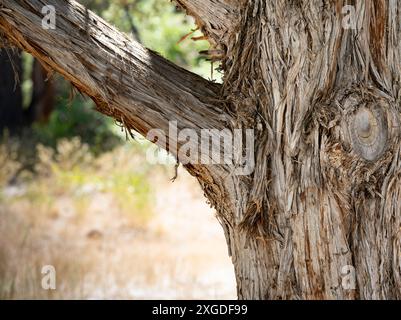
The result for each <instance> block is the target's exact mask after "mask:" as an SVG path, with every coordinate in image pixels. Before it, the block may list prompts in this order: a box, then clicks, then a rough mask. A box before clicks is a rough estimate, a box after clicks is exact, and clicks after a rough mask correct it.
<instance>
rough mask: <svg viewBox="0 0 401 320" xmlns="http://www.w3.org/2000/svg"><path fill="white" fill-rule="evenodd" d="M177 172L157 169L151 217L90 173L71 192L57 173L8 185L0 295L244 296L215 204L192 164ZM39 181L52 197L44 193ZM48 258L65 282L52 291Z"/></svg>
mask: <svg viewBox="0 0 401 320" xmlns="http://www.w3.org/2000/svg"><path fill="white" fill-rule="evenodd" d="M171 174H172V172H167V171H166V170H155V171H154V172H153V174H149V175H148V178H149V179H148V180H149V181H148V182H149V186H150V188H151V191H152V192H151V193H152V195H153V196H152V197H150V198H149V199H150V200H148V201H149V202H151V203H147V204H146V205H145V206H142V207H141V210H148V208H151V209H149V210H151V211H152V214H151V215H150V216H148V217H147V218H146V219H143V220H141V222H138V219H137V218H135V219H133V218H132V217H130V216H129V215H127V214H126V213H124V211H127V210H129V209H127V208H126V207H123V208H122V207H121V205H119V204H118V203H116V197H115V195H113V193H111V192H109V191H107V190H102V188H94V187H93V184H90V183H86V182H85V179H83V178H80V181H81V180H83V182H82V181H81V183H80V185H79V188H78V187H77V186H75V187H74V188H71V187H69V188H66V187H65V186H64V187H63V188H64V189H63V191H62V192H61V191H60V189H59V185H58V184H57V183H56V182H54V181H53V180H54V179H55V178H54V177H53V178H52V179H53V180H52V179H51V180H49V181H48V182H46V184H43V183H40V182H37V183H36V184H35V183H33V186H32V185H31V186H30V187H27V186H24V185H17V186H4V187H3V188H2V190H1V194H0V299H235V298H236V292H235V291H236V289H235V278H234V272H233V267H232V264H231V261H230V258H229V257H228V254H227V248H226V243H225V239H224V235H223V231H222V229H221V227H220V225H219V224H218V222H217V220H216V218H215V217H214V210H212V209H211V208H209V206H208V205H207V204H206V200H205V198H204V197H203V195H202V192H201V189H200V187H199V186H198V185H197V182H196V181H195V180H194V179H193V178H192V177H190V176H189V175H188V174H187V173H186V172H184V170H182V169H180V170H179V175H178V179H177V180H176V181H175V182H174V183H172V182H171V181H170V180H169V179H170V178H171V177H169V175H171ZM92 178H93V177H92ZM74 179H75V178H74ZM74 181H75V180H74ZM52 184H54V186H52ZM32 188H33V189H34V190H36V189H38V188H42V189H43V190H42V191H41V194H46V195H48V197H45V199H44V200H43V199H41V200H40V201H39V200H38V197H39V196H38V193H34V194H32V192H31V193H30V191H29V190H30V189H32ZM77 188H78V189H79V190H80V191H79V192H78V193H79V194H80V195H79V196H77V190H78V189H77ZM72 190H74V193H73V194H72ZM35 192H36V191H35ZM83 193H84V194H86V195H85V197H82V194H83ZM40 197H43V195H41V196H40ZM133 210H136V209H135V206H133ZM133 214H134V213H133ZM45 265H52V266H54V267H55V270H56V284H57V287H56V290H50V291H48V290H44V289H42V286H41V282H42V279H43V276H44V275H43V274H41V270H42V267H43V266H45Z"/></svg>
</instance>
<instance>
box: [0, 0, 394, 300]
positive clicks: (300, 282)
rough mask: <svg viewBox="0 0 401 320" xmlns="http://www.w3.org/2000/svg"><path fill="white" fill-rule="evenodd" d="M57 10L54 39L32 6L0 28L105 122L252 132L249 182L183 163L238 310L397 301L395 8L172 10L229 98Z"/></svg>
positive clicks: (89, 20)
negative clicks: (198, 36)
mask: <svg viewBox="0 0 401 320" xmlns="http://www.w3.org/2000/svg"><path fill="white" fill-rule="evenodd" d="M28 2H29V3H28ZM50 2H51V3H52V4H54V5H55V7H56V11H57V12H58V13H59V15H58V28H57V30H56V31H51V32H49V31H45V30H42V29H41V27H40V23H41V14H40V9H41V2H39V1H33V0H30V1H25V0H20V1H14V0H1V2H0V3H2V5H3V8H4V9H3V10H1V8H0V30H1V31H2V32H3V34H4V35H5V36H6V37H7V38H8V39H9V41H11V42H13V43H15V44H17V45H19V46H20V47H21V48H22V49H24V50H27V51H29V52H30V53H31V54H33V55H34V56H35V57H37V58H38V59H40V60H41V61H42V62H43V63H44V64H45V65H46V66H47V67H48V68H49V69H50V68H52V69H55V70H57V71H59V72H60V73H61V74H63V75H64V76H65V77H66V78H67V79H68V80H70V81H71V82H72V83H73V84H74V85H75V86H76V87H78V88H79V89H80V90H81V91H83V92H85V93H87V94H88V95H89V96H90V97H92V99H93V100H94V101H95V102H96V103H97V106H98V110H99V111H100V112H103V113H105V114H107V115H110V116H113V117H115V118H116V119H118V120H120V121H121V122H122V123H123V124H124V125H125V126H126V127H127V128H128V129H135V130H137V131H138V132H140V133H142V134H144V135H146V133H147V132H148V131H149V130H151V129H152V128H159V129H163V130H165V129H167V127H168V121H169V120H178V125H179V128H178V129H179V130H180V129H183V128H192V129H195V130H197V132H199V130H201V129H204V128H215V129H223V128H227V127H229V128H231V129H238V128H240V129H245V128H253V129H255V131H256V133H257V139H256V154H255V161H256V168H255V172H254V173H253V175H251V176H236V175H233V174H232V170H233V167H232V166H230V165H227V164H225V165H220V166H207V165H198V164H192V165H191V164H188V165H186V168H187V169H188V171H189V172H190V173H191V174H192V175H194V176H195V177H196V178H197V179H198V180H199V182H200V184H201V186H202V188H203V190H204V191H205V195H206V197H207V198H208V199H209V201H210V203H211V204H212V205H213V206H214V207H215V208H216V210H217V216H218V219H219V221H220V223H221V224H222V226H223V229H224V231H225V234H226V238H227V242H228V248H229V253H230V255H231V256H232V260H233V264H234V267H235V272H236V277H237V283H238V296H239V298H242V299H251V298H252V299H357V298H359V299H395V298H397V299H399V298H401V270H400V254H401V248H400V244H401V243H400V242H401V231H400V227H401V218H400V217H401V207H400V206H401V192H400V191H401V190H400V188H401V187H400V185H401V184H400V168H401V167H400V162H399V156H400V143H399V142H400V132H401V131H400V119H399V117H400V114H399V111H400V108H399V105H400V104H399V103H400V101H399V99H400V98H399V97H400V96H401V94H400V93H401V92H400V83H401V79H400V75H401V67H400V61H401V48H400V46H399V45H398V43H399V42H400V40H401V34H400V30H399V26H398V23H399V21H400V20H401V7H400V5H399V4H398V2H397V1H394V0H377V1H373V0H365V1H357V2H355V11H356V19H355V28H354V29H345V28H344V24H343V8H344V6H345V5H347V2H345V1H341V0H338V1H323V2H322V1H317V0H316V1H311V0H300V1H287V0H274V1H262V0H255V1H242V0H213V1H212V0H205V1H196V0H177V3H178V4H180V5H181V6H182V7H183V8H184V9H186V11H187V12H188V14H191V15H193V16H194V17H195V19H196V21H197V24H198V25H199V27H200V28H201V30H202V31H203V32H204V34H205V35H206V36H207V37H208V38H209V41H210V43H211V44H212V46H213V48H212V49H213V50H210V52H213V54H215V55H217V56H218V57H220V58H221V59H222V68H223V70H224V71H225V77H224V84H223V85H222V86H220V85H217V84H213V83H210V82H207V81H205V80H203V79H200V78H199V77H197V76H195V75H193V74H190V73H188V72H186V71H184V70H182V69H180V68H178V67H175V66H173V65H171V64H170V63H168V62H166V61H165V60H164V59H162V58H161V57H159V56H157V55H155V54H154V53H152V52H150V51H147V50H145V49H143V48H142V47H141V46H140V45H139V44H137V43H135V42H132V41H130V39H128V37H126V36H124V35H121V34H120V33H118V32H117V31H116V30H115V29H113V28H112V27H110V26H109V25H107V23H105V22H104V21H103V20H101V19H99V18H98V17H96V16H95V15H93V14H92V13H90V12H89V13H88V12H87V11H86V10H85V9H84V8H82V7H81V6H79V5H78V4H77V3H75V2H74V1H63V0H53V1H50ZM0 7H1V6H0ZM167 131H168V130H167ZM175 142H177V144H178V146H180V144H182V143H183V142H182V141H175ZM158 143H160V141H158ZM168 149H169V151H170V152H172V153H173V154H174V155H176V156H177V157H178V158H180V156H181V155H180V154H179V151H178V148H173V147H172V146H170V145H169V146H168ZM241 153H242V152H241V150H239V151H238V154H241ZM353 268H354V269H355V282H356V284H355V287H353V286H352V280H353V279H352V275H353V272H352V270H353ZM345 273H349V274H345ZM346 276H348V278H346ZM345 278H346V279H349V280H351V281H350V283H344V281H343V280H344V279H345ZM349 284H350V285H349Z"/></svg>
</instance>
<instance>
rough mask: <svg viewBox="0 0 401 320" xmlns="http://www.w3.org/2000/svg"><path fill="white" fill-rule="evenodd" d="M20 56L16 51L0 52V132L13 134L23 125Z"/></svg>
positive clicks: (3, 50) (4, 50)
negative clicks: (7, 130)
mask: <svg viewBox="0 0 401 320" xmlns="http://www.w3.org/2000/svg"><path fill="white" fill-rule="evenodd" d="M21 70H22V65H21V55H20V51H18V50H15V49H14V50H11V49H7V50H6V49H5V48H3V49H2V50H1V51H0V132H1V133H2V132H3V130H4V129H5V128H8V129H9V130H10V131H11V132H12V133H15V132H16V131H17V130H18V129H19V128H20V127H21V126H22V125H23V120H24V118H23V110H22V92H21V77H22V72H21Z"/></svg>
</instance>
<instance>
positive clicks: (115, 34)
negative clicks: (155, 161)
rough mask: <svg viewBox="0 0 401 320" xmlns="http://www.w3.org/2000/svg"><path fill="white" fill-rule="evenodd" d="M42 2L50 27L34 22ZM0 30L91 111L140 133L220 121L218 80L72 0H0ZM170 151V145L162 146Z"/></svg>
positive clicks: (217, 124) (220, 126) (214, 124)
mask: <svg viewBox="0 0 401 320" xmlns="http://www.w3.org/2000/svg"><path fill="white" fill-rule="evenodd" d="M44 5H52V6H54V7H55V10H56V14H57V16H56V17H57V19H56V29H55V30H46V29H44V28H43V27H42V19H43V16H44V15H43V14H42V13H41V10H42V8H43V6H44ZM0 32H1V33H2V34H3V36H4V37H5V38H7V39H8V41H10V42H11V43H13V44H14V45H16V46H18V47H20V48H22V49H23V50H25V51H27V52H29V53H31V54H32V55H33V56H34V57H36V58H37V59H38V60H40V61H41V62H42V63H43V65H44V66H45V67H46V68H47V69H53V70H56V71H57V72H59V73H61V74H62V75H63V76H64V77H65V78H66V79H67V80H69V81H71V82H72V83H73V84H74V86H76V87H77V88H78V90H80V91H81V92H83V93H86V94H87V95H88V96H89V97H91V98H92V99H93V101H94V102H95V103H96V105H97V109H98V111H100V112H102V113H104V114H106V115H109V116H112V117H114V118H115V119H117V120H119V121H121V122H122V123H123V124H124V126H125V127H126V128H128V129H134V130H136V131H138V132H139V133H141V134H143V135H146V134H147V132H148V131H149V130H151V129H154V128H158V129H161V130H164V131H165V132H168V128H169V121H173V120H176V121H177V122H178V129H179V130H180V129H183V128H189V129H195V130H197V131H199V130H200V129H204V128H214V129H223V128H224V123H225V121H226V120H228V115H226V114H225V113H223V111H222V109H221V108H220V107H219V106H218V105H219V104H218V103H217V100H218V91H219V85H217V84H214V83H211V82H209V81H207V80H205V79H203V78H201V77H199V76H197V75H195V74H192V73H190V72H188V71H186V70H184V69H182V68H179V67H177V66H175V65H173V64H172V63H170V62H168V61H167V60H165V59H164V58H162V57H160V56H159V55H157V54H156V53H154V52H152V51H150V50H147V49H145V48H143V47H142V46H141V45H140V44H139V43H137V42H135V41H132V40H131V39H130V38H129V37H128V36H126V35H124V34H122V33H120V32H119V31H117V30H116V29H114V28H113V27H111V26H110V25H109V24H108V23H106V22H105V21H104V20H102V19H101V18H99V17H98V16H96V15H95V14H94V13H92V12H91V11H89V10H87V9H85V8H84V7H83V6H81V5H80V4H78V3H77V2H75V1H72V0H48V1H46V2H43V1H41V0H18V1H15V0H0ZM170 151H171V152H173V153H174V152H175V150H170Z"/></svg>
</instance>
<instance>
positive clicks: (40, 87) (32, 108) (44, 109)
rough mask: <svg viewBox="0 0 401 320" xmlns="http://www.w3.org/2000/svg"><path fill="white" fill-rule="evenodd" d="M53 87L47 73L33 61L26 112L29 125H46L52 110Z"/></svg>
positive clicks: (37, 62)
mask: <svg viewBox="0 0 401 320" xmlns="http://www.w3.org/2000/svg"><path fill="white" fill-rule="evenodd" d="M55 90H56V89H55V86H54V83H53V81H52V79H49V76H48V73H47V71H46V70H45V68H43V66H42V65H41V64H40V62H39V61H38V60H37V59H35V60H34V62H33V66H32V98H31V103H30V104H29V107H28V109H27V110H26V113H27V118H28V119H29V123H33V122H40V123H46V122H47V121H48V120H49V117H50V115H51V113H52V111H53V109H54V103H55Z"/></svg>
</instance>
